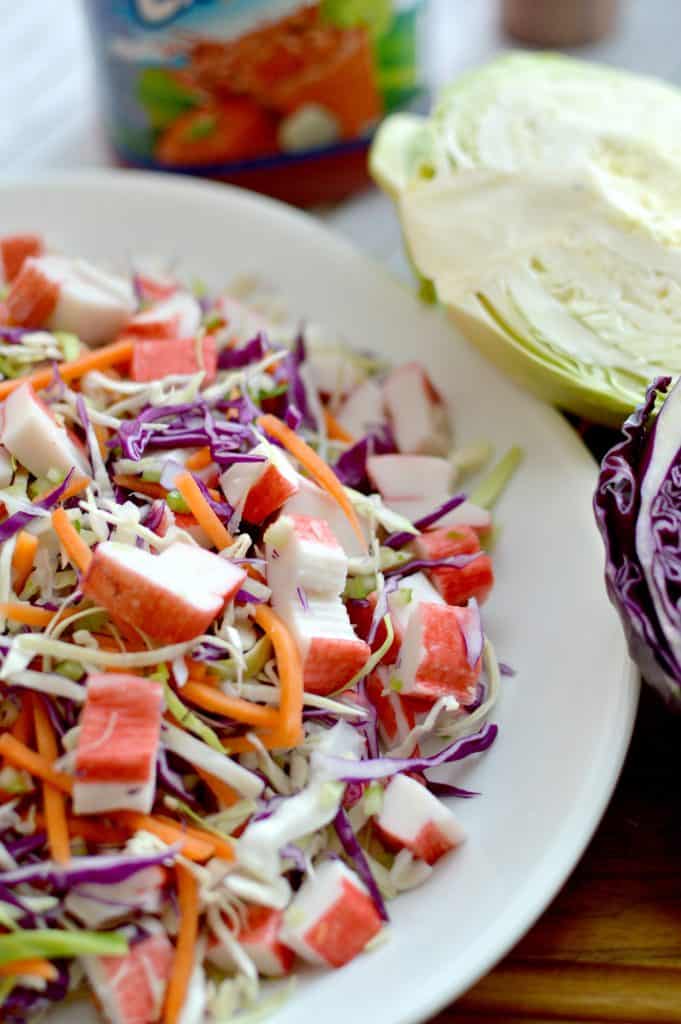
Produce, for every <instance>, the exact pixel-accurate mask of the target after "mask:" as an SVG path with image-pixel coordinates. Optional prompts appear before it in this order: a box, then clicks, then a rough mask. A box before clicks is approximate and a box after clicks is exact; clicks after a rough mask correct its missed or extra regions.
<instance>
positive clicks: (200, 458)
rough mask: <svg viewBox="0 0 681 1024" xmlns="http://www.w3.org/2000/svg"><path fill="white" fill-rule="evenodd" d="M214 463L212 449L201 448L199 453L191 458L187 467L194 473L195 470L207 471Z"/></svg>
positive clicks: (187, 462)
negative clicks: (207, 467)
mask: <svg viewBox="0 0 681 1024" xmlns="http://www.w3.org/2000/svg"><path fill="white" fill-rule="evenodd" d="M212 461H213V456H212V455H211V453H210V448H208V447H205V448H199V450H198V452H194V453H193V455H190V456H189V458H188V459H187V461H186V462H185V466H186V467H187V469H191V470H192V471H193V470H195V469H205V468H206V466H210V464H211V462H212Z"/></svg>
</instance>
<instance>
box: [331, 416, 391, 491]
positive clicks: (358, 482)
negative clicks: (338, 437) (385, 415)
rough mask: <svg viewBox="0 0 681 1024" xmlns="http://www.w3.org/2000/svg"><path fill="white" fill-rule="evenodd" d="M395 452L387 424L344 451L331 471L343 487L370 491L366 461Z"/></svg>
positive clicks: (376, 428) (375, 429) (370, 432)
mask: <svg viewBox="0 0 681 1024" xmlns="http://www.w3.org/2000/svg"><path fill="white" fill-rule="evenodd" d="M396 451H397V447H396V445H395V438H394V437H393V433H392V430H391V429H390V427H389V426H388V424H387V423H386V424H382V425H380V426H378V427H375V428H374V429H373V430H371V431H369V433H368V434H365V436H364V437H362V438H360V440H359V441H356V442H355V444H353V445H352V447H351V448H348V449H347V450H346V451H344V452H343V454H342V455H341V456H340V458H339V459H338V461H337V462H336V465H335V466H334V467H333V469H334V472H335V474H336V476H337V477H338V479H339V480H340V482H341V483H342V484H343V485H344V486H345V487H354V488H355V490H363V489H364V490H366V489H370V484H369V477H368V475H367V459H369V458H370V457H371V456H372V455H392V453H393V452H396Z"/></svg>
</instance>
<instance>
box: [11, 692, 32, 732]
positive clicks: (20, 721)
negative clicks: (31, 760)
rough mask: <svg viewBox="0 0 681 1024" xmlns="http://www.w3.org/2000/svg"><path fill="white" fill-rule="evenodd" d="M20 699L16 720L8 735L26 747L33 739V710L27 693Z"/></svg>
mask: <svg viewBox="0 0 681 1024" xmlns="http://www.w3.org/2000/svg"><path fill="white" fill-rule="evenodd" d="M20 699H21V709H20V711H19V715H18V717H17V720H16V721H15V723H14V725H13V726H12V728H11V729H10V733H11V734H12V736H14V738H15V740H19V742H20V743H25V744H27V745H28V744H29V743H30V742H31V739H32V737H33V709H32V708H31V701H30V699H29V694H28V693H24V695H23V697H21V698H20Z"/></svg>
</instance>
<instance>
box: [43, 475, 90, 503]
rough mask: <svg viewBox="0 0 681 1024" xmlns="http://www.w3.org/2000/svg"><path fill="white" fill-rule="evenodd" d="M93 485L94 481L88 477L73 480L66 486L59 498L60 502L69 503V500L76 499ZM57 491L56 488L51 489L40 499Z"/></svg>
mask: <svg viewBox="0 0 681 1024" xmlns="http://www.w3.org/2000/svg"><path fill="white" fill-rule="evenodd" d="M91 483H92V480H90V478H89V477H87V476H79V477H76V478H75V479H74V480H71V482H70V483H69V484H67V485H66V487H65V488H64V492H63V494H61V495H60V497H59V501H60V502H62V501H68V499H69V498H75V496H76V495H77V494H82V492H83V491H84V490H85V488H86V487H89V486H90V484H91ZM56 489H57V488H56V487H51V488H50V490H49V491H45V493H44V494H41V495H40V498H41V499H43V498H47V496H48V495H49V494H52V492H53V491H55V490H56Z"/></svg>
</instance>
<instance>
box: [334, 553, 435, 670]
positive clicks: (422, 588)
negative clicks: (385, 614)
mask: <svg viewBox="0 0 681 1024" xmlns="http://www.w3.org/2000/svg"><path fill="white" fill-rule="evenodd" d="M376 601H377V597H376V593H375V592H373V593H371V594H369V597H368V599H367V603H366V605H364V604H359V603H358V602H352V603H351V604H350V607H349V611H350V618H351V620H352V624H353V625H354V627H355V629H356V630H357V632H358V633H359V635H360V636H361V637H363V638H365V639H366V638H367V637H368V635H369V632H370V629H371V623H372V621H373V617H374V611H375V609H376ZM421 601H429V602H430V603H431V604H432V603H435V604H444V603H445V602H444V601H443V599H442V597H440V594H439V593H438V591H437V590H436V589H435V587H434V586H433V584H432V583H431V582H430V580H429V579H428V577H427V576H426V574H425V573H423V572H415V573H412V575H411V576H407V577H405V579H404V580H403V581H402V583H401V585H400V586H399V587H398V589H397V590H395V591H393V592H392V593H391V594H389V595H388V611H389V612H390V619H391V621H392V626H393V633H394V639H393V642H392V644H391V645H390V647H389V649H388V650H387V651H386V652H385V654H384V655H383V657H382V658H381V664H382V665H392V664H393V663H394V662H395V661H397V658H398V656H399V653H400V647H401V646H402V640H403V639H404V631H405V630H406V628H407V625H408V623H409V619H410V618H411V616H412V614H413V612H414V609H415V608H417V607H418V605H419V604H420V602H421ZM386 635H387V634H386V631H385V625H384V624H383V623H382V622H381V623H379V626H378V629H377V630H376V634H375V636H374V640H373V643H372V645H371V648H372V650H373V651H377V650H378V649H379V647H381V646H382V645H383V644H384V643H385V640H386Z"/></svg>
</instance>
